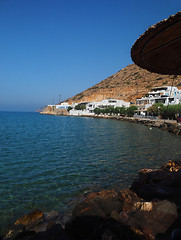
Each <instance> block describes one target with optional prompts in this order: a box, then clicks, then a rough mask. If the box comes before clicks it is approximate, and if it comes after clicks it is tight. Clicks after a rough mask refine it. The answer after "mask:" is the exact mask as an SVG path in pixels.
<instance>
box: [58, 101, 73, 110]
mask: <svg viewBox="0 0 181 240" xmlns="http://www.w3.org/2000/svg"><path fill="white" fill-rule="evenodd" d="M55 106H56V109H67V108H68V107H69V106H70V105H69V104H68V102H62V103H61V104H56V105H55Z"/></svg>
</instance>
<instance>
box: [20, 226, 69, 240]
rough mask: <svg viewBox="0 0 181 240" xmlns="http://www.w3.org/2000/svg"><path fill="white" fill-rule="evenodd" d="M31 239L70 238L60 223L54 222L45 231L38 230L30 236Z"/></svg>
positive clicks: (64, 239) (56, 239)
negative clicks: (54, 223)
mask: <svg viewBox="0 0 181 240" xmlns="http://www.w3.org/2000/svg"><path fill="white" fill-rule="evenodd" d="M23 240H26V239H23ZM27 240H28V239H27ZM31 240H70V238H69V237H68V235H67V233H66V232H65V230H64V229H63V228H62V226H61V225H60V224H56V225H53V226H52V227H51V228H49V229H48V230H47V231H45V232H39V233H37V234H36V235H34V236H32V238H31Z"/></svg>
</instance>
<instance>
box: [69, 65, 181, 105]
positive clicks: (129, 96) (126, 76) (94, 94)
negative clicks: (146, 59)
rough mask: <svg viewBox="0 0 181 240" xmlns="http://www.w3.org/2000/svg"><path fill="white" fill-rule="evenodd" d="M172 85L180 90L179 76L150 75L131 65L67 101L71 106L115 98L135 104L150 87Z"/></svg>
mask: <svg viewBox="0 0 181 240" xmlns="http://www.w3.org/2000/svg"><path fill="white" fill-rule="evenodd" d="M172 84H173V86H177V87H178V88H179V89H180V88H181V76H174V75H161V74H157V73H151V72H148V71H147V70H144V69H142V68H140V67H138V66H137V65H135V64H131V65H129V66H127V67H125V68H123V69H121V70H120V71H118V72H117V73H115V74H113V75H112V76H110V77H108V78H106V79H105V80H103V81H101V82H100V83H98V84H96V85H94V86H93V87H90V88H88V89H87V90H85V91H83V92H81V93H79V94H77V95H75V96H74V97H71V98H69V99H67V101H68V102H69V103H70V104H71V103H75V102H93V101H100V100H102V99H105V98H116V99H122V100H124V101H128V102H135V100H136V98H138V97H141V96H144V95H145V94H146V93H147V92H148V91H149V90H151V88H152V87H156V86H163V85H165V86H172Z"/></svg>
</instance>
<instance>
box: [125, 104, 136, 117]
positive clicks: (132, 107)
mask: <svg viewBox="0 0 181 240" xmlns="http://www.w3.org/2000/svg"><path fill="white" fill-rule="evenodd" d="M137 109H138V108H137V107H136V106H134V105H133V106H131V107H128V108H127V109H126V115H127V116H128V117H132V116H133V115H134V111H135V110H137Z"/></svg>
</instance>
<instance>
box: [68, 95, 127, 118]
mask: <svg viewBox="0 0 181 240" xmlns="http://www.w3.org/2000/svg"><path fill="white" fill-rule="evenodd" d="M81 104H85V105H86V108H85V109H84V110H75V109H72V110H70V111H69V113H70V115H74V116H80V115H94V109H95V108H101V109H103V108H108V107H114V108H115V107H129V106H130V103H129V102H125V101H123V100H118V99H112V98H110V99H104V100H102V101H100V102H86V103H81ZM75 105H77V104H74V106H73V105H72V107H73V108H74V107H75Z"/></svg>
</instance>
